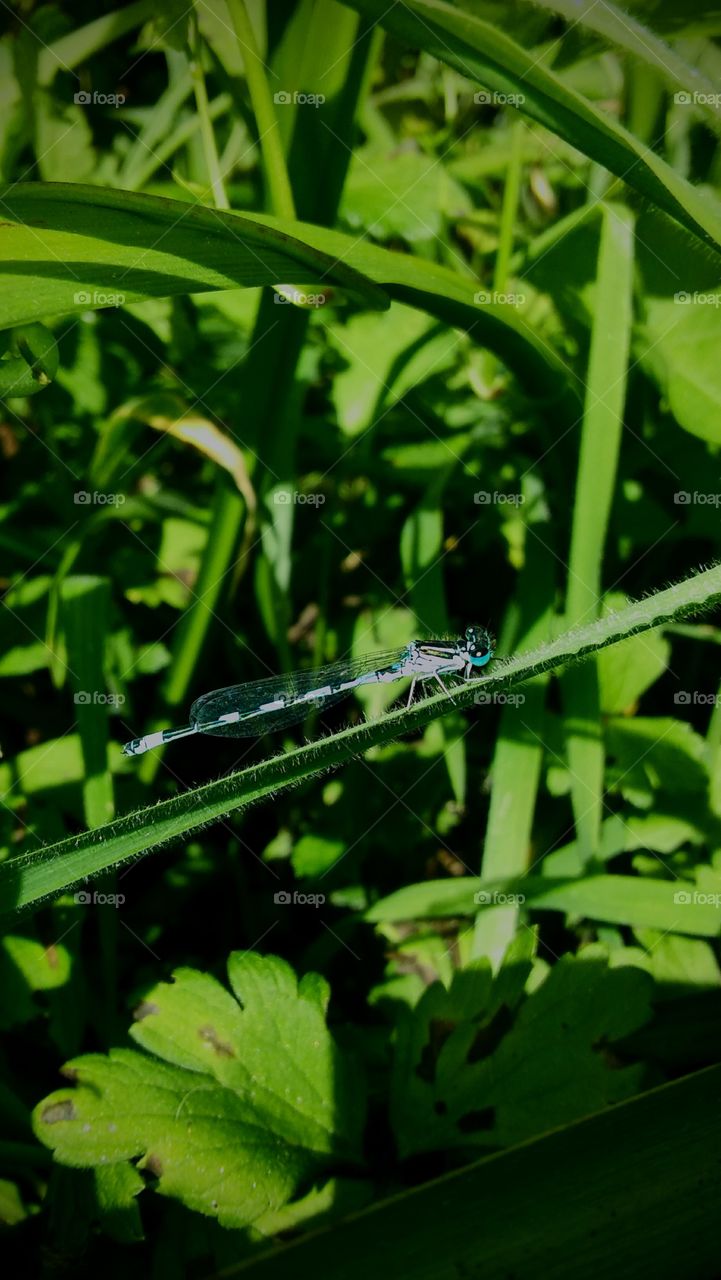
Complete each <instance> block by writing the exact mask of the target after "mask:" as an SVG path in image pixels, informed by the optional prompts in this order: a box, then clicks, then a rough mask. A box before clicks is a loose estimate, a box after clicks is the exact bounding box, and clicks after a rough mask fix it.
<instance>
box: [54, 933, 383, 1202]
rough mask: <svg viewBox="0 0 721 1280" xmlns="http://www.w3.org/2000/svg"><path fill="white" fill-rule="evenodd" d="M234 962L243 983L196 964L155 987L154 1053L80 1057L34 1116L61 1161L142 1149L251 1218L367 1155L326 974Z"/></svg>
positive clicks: (145, 1018)
mask: <svg viewBox="0 0 721 1280" xmlns="http://www.w3.org/2000/svg"><path fill="white" fill-rule="evenodd" d="M228 970H229V975H230V982H231V986H232V988H233V991H234V993H235V995H234V996H232V995H230V993H229V992H228V991H226V990H225V988H224V987H222V986H221V985H220V983H219V982H217V981H216V979H215V978H213V977H211V976H210V975H208V974H204V973H200V972H198V971H197V970H193V969H180V970H178V971H177V973H176V974H175V975H174V981H173V982H172V983H160V984H158V986H156V987H154V988H153V989H152V990H151V991H150V992H149V993H148V995H147V997H146V999H145V1000H144V1001H143V1003H142V1004H141V1005H140V1007H139V1009H138V1010H137V1012H136V1017H137V1019H138V1021H137V1022H136V1024H135V1026H134V1027H133V1030H132V1035H133V1038H134V1039H135V1040H136V1041H137V1042H138V1043H139V1044H140V1045H142V1046H143V1048H144V1049H147V1050H149V1051H150V1052H149V1053H140V1052H137V1051H136V1050H133V1049H115V1050H112V1051H111V1053H110V1054H109V1055H108V1056H107V1057H105V1056H103V1055H100V1054H88V1055H85V1056H84V1057H81V1058H77V1059H75V1060H74V1061H73V1062H70V1063H69V1064H68V1065H67V1067H66V1072H67V1073H68V1074H70V1075H71V1076H72V1078H73V1080H74V1085H72V1086H70V1087H68V1088H65V1089H62V1090H59V1091H58V1092H57V1093H54V1094H52V1095H51V1096H50V1097H48V1098H46V1099H45V1100H44V1101H43V1102H41V1103H40V1104H39V1106H38V1107H37V1108H36V1110H35V1116H34V1122H35V1130H36V1133H37V1134H38V1136H39V1137H40V1139H41V1140H42V1141H43V1142H44V1143H45V1144H46V1145H47V1146H50V1147H52V1148H53V1150H54V1152H55V1157H56V1159H57V1160H58V1161H59V1162H60V1163H62V1164H66V1165H71V1166H74V1167H80V1168H88V1167H91V1168H92V1167H96V1168H97V1167H104V1166H108V1165H112V1164H114V1163H118V1162H123V1161H128V1160H132V1161H136V1160H137V1161H138V1166H137V1167H138V1168H139V1169H141V1170H144V1171H145V1172H146V1173H147V1174H150V1175H153V1177H154V1178H155V1179H156V1180H157V1181H156V1186H157V1190H158V1191H159V1192H162V1193H163V1194H165V1195H169V1196H174V1197H175V1198H177V1199H179V1200H181V1201H182V1202H183V1203H184V1204H185V1205H187V1206H188V1207H190V1208H193V1209H196V1210H198V1211H200V1212H202V1213H205V1214H209V1215H214V1216H217V1217H218V1219H219V1220H220V1222H221V1223H223V1224H224V1225H225V1226H233V1227H240V1226H246V1225H248V1224H250V1223H253V1222H255V1221H256V1220H258V1219H259V1218H261V1217H263V1216H264V1215H265V1214H267V1213H269V1212H273V1211H276V1210H278V1209H280V1208H282V1207H283V1206H284V1205H285V1204H287V1203H288V1201H290V1200H292V1199H293V1198H294V1197H295V1196H296V1195H298V1194H303V1193H304V1192H305V1191H306V1190H307V1189H308V1186H309V1185H310V1183H311V1181H312V1180H313V1179H314V1178H317V1177H319V1176H321V1175H322V1174H323V1173H325V1172H330V1171H331V1170H332V1166H333V1162H334V1160H335V1161H337V1162H340V1161H342V1162H343V1163H344V1164H347V1162H348V1161H349V1160H350V1161H352V1160H353V1159H355V1158H357V1156H358V1150H359V1144H360V1135H361V1131H362V1126H363V1118H364V1110H363V1105H362V1090H361V1089H360V1087H359V1084H358V1081H357V1078H356V1074H355V1070H354V1068H353V1066H352V1064H350V1063H348V1062H346V1060H345V1059H344V1058H343V1057H342V1055H341V1054H340V1052H339V1050H338V1048H337V1046H336V1045H335V1043H334V1041H333V1039H332V1037H331V1035H330V1033H329V1031H328V1028H327V1026H326V1022H325V1007H326V1003H327V994H328V992H327V987H326V984H325V983H324V982H323V980H322V979H320V978H318V977H317V976H316V975H314V974H309V975H306V976H305V977H304V978H302V979H301V981H300V982H298V980H297V979H296V976H295V974H294V973H293V971H292V969H291V968H290V966H289V965H287V964H286V963H285V962H284V961H283V960H280V959H278V958H277V957H274V956H265V957H264V956H259V955H257V954H255V953H253V952H236V953H234V954H233V955H232V956H231V957H230V961H229V965H228ZM151 1055H152V1056H151Z"/></svg>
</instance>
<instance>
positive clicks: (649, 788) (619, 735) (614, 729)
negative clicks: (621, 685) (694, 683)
mask: <svg viewBox="0 0 721 1280" xmlns="http://www.w3.org/2000/svg"><path fill="white" fill-rule="evenodd" d="M608 751H609V755H611V756H612V757H613V759H614V768H613V770H612V772H611V777H612V779H613V780H614V781H615V783H616V785H617V786H619V787H620V788H621V790H622V791H624V792H628V793H631V792H638V793H640V794H641V795H643V794H644V793H651V792H655V791H658V790H661V791H663V792H664V793H665V794H667V795H678V794H683V793H684V792H691V793H696V794H698V793H700V792H703V791H704V790H705V789H706V787H707V786H708V772H707V769H706V765H705V763H704V755H705V752H704V741H703V738H702V737H700V735H699V734H697V733H695V732H694V730H693V729H692V728H691V725H690V724H686V723H685V722H684V721H681V720H673V719H671V717H666V716H658V717H645V716H634V717H632V718H627V717H623V718H617V719H614V720H611V721H609V725H608Z"/></svg>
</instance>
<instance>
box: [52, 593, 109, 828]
mask: <svg viewBox="0 0 721 1280" xmlns="http://www.w3.org/2000/svg"><path fill="white" fill-rule="evenodd" d="M61 599H62V614H63V623H64V629H65V643H66V649H67V670H68V672H69V673H70V680H71V684H72V687H73V695H74V701H75V716H76V719H77V723H78V730H79V733H80V741H81V743H82V748H83V761H84V764H85V779H84V782H83V807H84V811H85V822H86V824H87V826H88V827H99V826H102V824H103V823H104V822H107V821H108V819H109V818H111V817H112V816H113V808H114V806H113V780H112V777H111V776H110V771H109V769H108V706H109V702H108V699H109V697H110V696H111V695H109V694H108V691H107V688H106V682H105V672H104V658H105V640H106V637H107V634H108V629H109V625H110V582H109V580H108V579H107V578H91V577H81V576H77V577H72V578H66V579H65V581H64V582H63V585H62V595H61Z"/></svg>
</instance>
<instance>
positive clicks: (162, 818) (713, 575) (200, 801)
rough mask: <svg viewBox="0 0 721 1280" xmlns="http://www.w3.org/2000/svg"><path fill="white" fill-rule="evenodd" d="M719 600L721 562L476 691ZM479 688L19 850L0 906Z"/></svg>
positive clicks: (30, 897)
mask: <svg viewBox="0 0 721 1280" xmlns="http://www.w3.org/2000/svg"><path fill="white" fill-rule="evenodd" d="M719 600H721V567H719V566H715V567H713V568H711V569H706V570H703V571H701V572H699V573H697V574H695V575H694V576H692V577H690V578H687V579H685V580H684V581H683V582H679V583H677V584H676V585H675V586H672V587H668V588H667V589H666V590H664V591H659V592H657V593H656V594H654V595H652V596H648V597H646V598H645V599H643V600H639V601H637V602H636V603H635V604H629V605H628V606H627V607H626V608H624V609H621V610H619V611H618V612H617V613H612V614H609V615H607V616H604V617H602V618H598V619H596V621H594V622H591V623H589V624H588V625H587V626H584V627H579V628H577V629H576V630H575V631H570V632H568V633H566V634H565V635H563V636H559V637H557V638H556V639H555V640H553V641H551V642H550V643H549V644H546V645H541V646H539V648H537V649H535V650H533V651H532V652H530V653H523V654H519V655H517V656H515V657H511V658H507V659H501V660H499V661H497V662H496V663H495V665H494V667H493V668H492V674H490V675H489V676H488V677H487V678H486V679H485V680H484V681H483V691H484V693H493V692H497V691H501V690H508V689H511V688H514V687H515V686H516V685H518V684H522V683H525V682H526V681H527V680H530V679H532V678H533V677H534V676H537V675H541V674H542V673H543V672H545V671H550V670H551V669H553V668H555V667H558V666H561V665H563V664H564V663H568V662H570V661H572V660H574V659H581V658H584V657H586V656H588V655H589V654H592V653H596V652H597V651H598V650H599V649H603V648H605V647H606V646H607V645H610V644H614V643H616V642H617V641H619V640H622V639H625V638H626V637H627V636H629V635H635V634H638V633H640V632H643V631H648V630H650V629H651V628H652V627H657V626H660V625H662V624H663V623H665V622H669V621H671V620H673V619H675V618H678V617H682V616H686V615H687V614H690V613H695V612H698V611H699V610H703V609H707V608H710V607H711V605H712V604H714V603H715V602H717V601H719ZM478 692H479V684H478V682H474V683H473V684H471V685H467V686H464V687H460V688H458V689H456V690H454V692H453V694H451V695H447V694H438V695H434V696H431V697H429V698H427V699H425V700H424V701H423V702H421V703H420V704H418V705H417V706H412V707H410V708H408V709H405V710H402V711H396V712H393V713H391V714H390V715H388V716H386V717H383V718H382V719H379V720H376V721H372V722H371V723H369V724H363V725H360V726H357V727H355V728H352V729H346V730H344V731H343V732H341V733H339V734H336V735H335V736H334V737H332V738H326V739H323V740H321V741H319V742H314V743H311V744H309V745H306V746H302V747H298V748H296V749H295V750H293V751H289V752H288V753H287V754H285V755H280V756H275V757H273V758H271V759H269V760H266V761H264V762H263V763H262V764H260V765H257V766H255V767H253V768H251V769H246V770H243V771H241V772H239V773H237V774H231V775H230V776H229V777H227V778H221V779H220V780H219V781H217V782H211V783H209V784H207V785H206V786H203V787H198V788H196V789H193V790H191V791H188V792H186V793H184V794H183V795H181V796H178V797H177V798H174V799H172V800H168V801H165V802H163V803H162V804H159V805H157V806H155V807H151V808H148V809H144V810H138V811H136V812H135V813H131V814H128V815H127V816H126V817H124V818H120V819H118V820H117V821H116V822H112V823H109V824H108V825H107V826H105V827H101V828H100V829H98V830H96V831H90V832H87V833H85V834H83V835H80V836H78V837H72V838H71V839H69V840H63V841H61V842H60V843H59V844H55V845H50V846H48V847H46V848H44V849H40V850H38V851H37V852H35V853H28V854H22V855H21V856H20V857H18V858H15V859H13V861H12V862H9V863H5V864H4V865H3V866H1V867H0V911H2V912H6V911H10V910H12V909H13V908H14V907H20V906H28V905H30V904H31V903H33V902H37V901H39V900H40V899H42V898H44V897H47V896H48V895H50V894H56V893H59V892H61V891H62V890H63V889H65V888H67V887H68V886H69V885H72V884H75V883H76V882H77V881H78V880H80V879H82V878H83V877H85V876H90V875H97V874H98V872H100V871H104V870H107V869H108V868H109V867H112V866H119V865H121V864H122V863H125V862H128V861H129V860H131V859H133V858H135V857H137V856H138V855H139V854H144V853H147V852H149V851H150V850H151V849H154V848H157V847H158V846H159V845H162V844H165V843H167V842H168V841H169V840H172V839H175V838H177V837H178V836H181V835H184V834H186V833H187V832H189V831H196V830H198V828H200V827H202V826H205V825H206V824H207V823H208V822H212V821H213V820H214V819H216V818H219V817H221V816H222V815H223V814H225V813H229V812H231V811H233V810H236V809H241V808H245V807H247V806H249V805H250V804H252V803H254V802H256V801H258V800H261V799H263V798H264V797H266V796H269V795H272V794H276V793H277V792H278V791H280V790H283V789H284V788H286V787H289V786H292V785H293V784H294V783H296V782H298V781H299V780H301V779H303V778H309V777H313V776H314V775H316V774H318V773H322V772H323V771H324V770H327V769H329V768H333V767H337V766H339V765H341V764H343V763H344V762H345V761H346V760H349V759H351V758H352V757H353V756H356V755H358V754H360V753H361V752H362V751H365V750H367V749H368V748H369V747H372V746H375V745H377V744H378V743H381V742H388V741H390V740H392V739H393V738H396V737H398V735H399V734H401V733H406V732H411V731H413V730H416V729H420V728H421V727H422V726H423V725H426V724H428V723H429V722H430V721H431V720H432V719H434V718H435V717H436V716H439V715H443V714H446V713H447V712H449V711H450V710H451V709H454V708H456V707H470V706H472V705H473V703H474V701H475V700H476V698H477V695H478Z"/></svg>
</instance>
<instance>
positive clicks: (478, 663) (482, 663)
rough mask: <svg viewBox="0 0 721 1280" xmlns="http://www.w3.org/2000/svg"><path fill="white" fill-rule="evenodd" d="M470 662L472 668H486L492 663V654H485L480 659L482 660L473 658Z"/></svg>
mask: <svg viewBox="0 0 721 1280" xmlns="http://www.w3.org/2000/svg"><path fill="white" fill-rule="evenodd" d="M470 661H471V666H472V667H485V665H486V663H487V662H490V661H491V654H490V653H484V654H483V655H482V657H480V658H471V660H470Z"/></svg>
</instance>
